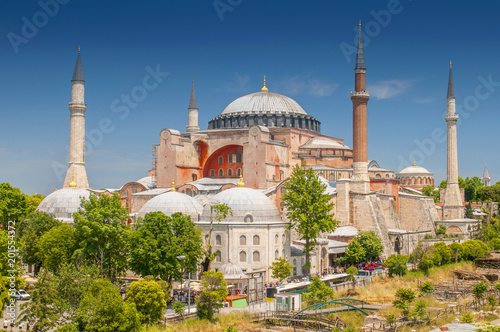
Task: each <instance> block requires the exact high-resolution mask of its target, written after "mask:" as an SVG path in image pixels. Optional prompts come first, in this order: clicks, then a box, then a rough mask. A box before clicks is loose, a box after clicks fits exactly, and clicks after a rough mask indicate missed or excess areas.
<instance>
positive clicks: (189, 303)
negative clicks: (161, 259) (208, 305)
mask: <svg viewBox="0 0 500 332" xmlns="http://www.w3.org/2000/svg"><path fill="white" fill-rule="evenodd" d="M177 259H178V260H179V261H180V263H181V294H182V282H183V277H184V270H183V268H182V262H183V261H184V260H185V259H186V256H184V255H180V256H177ZM189 277H190V278H189V279H190V280H189V282H188V313H190V306H191V288H190V287H189V286H190V281H191V273H189ZM181 300H182V296H181Z"/></svg>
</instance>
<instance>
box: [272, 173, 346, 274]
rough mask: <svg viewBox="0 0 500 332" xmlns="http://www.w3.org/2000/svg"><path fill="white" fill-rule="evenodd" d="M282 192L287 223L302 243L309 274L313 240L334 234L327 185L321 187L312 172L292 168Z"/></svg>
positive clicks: (314, 242) (335, 223)
mask: <svg viewBox="0 0 500 332" xmlns="http://www.w3.org/2000/svg"><path fill="white" fill-rule="evenodd" d="M284 189H285V190H284V192H283V194H282V196H281V198H282V200H283V205H284V206H285V208H286V215H287V217H288V219H289V220H290V227H289V228H290V229H294V230H296V231H297V233H298V234H299V236H300V237H301V239H302V240H305V246H304V252H305V254H306V264H305V266H304V267H305V268H306V271H307V273H309V268H310V265H311V263H310V253H311V252H312V251H314V247H315V246H316V239H317V238H318V236H319V235H320V233H322V232H331V231H333V230H335V227H336V226H337V224H338V221H336V220H335V219H334V218H333V214H332V213H331V211H332V208H333V203H331V202H330V200H331V197H330V196H329V195H327V194H325V193H324V191H325V189H326V185H325V184H323V183H321V181H320V180H319V178H318V176H317V175H315V174H314V172H313V170H312V169H311V168H308V169H306V170H303V169H302V168H300V167H299V166H295V167H294V168H293V171H292V174H291V176H290V179H289V181H288V182H286V183H285V185H284Z"/></svg>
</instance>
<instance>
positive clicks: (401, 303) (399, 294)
mask: <svg viewBox="0 0 500 332" xmlns="http://www.w3.org/2000/svg"><path fill="white" fill-rule="evenodd" d="M394 297H395V300H394V301H393V302H392V305H393V306H394V307H395V308H398V309H400V310H401V311H402V312H403V316H405V317H408V316H409V314H410V305H411V303H412V302H413V300H415V297H416V294H415V292H414V291H413V290H411V289H409V288H399V289H398V290H397V291H396V295H395V296H394Z"/></svg>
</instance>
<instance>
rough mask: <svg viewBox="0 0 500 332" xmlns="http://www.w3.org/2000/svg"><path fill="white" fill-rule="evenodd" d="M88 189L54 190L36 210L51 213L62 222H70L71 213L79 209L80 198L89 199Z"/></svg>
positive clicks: (71, 219)
mask: <svg viewBox="0 0 500 332" xmlns="http://www.w3.org/2000/svg"><path fill="white" fill-rule="evenodd" d="M89 197H90V191H88V190H87V189H82V188H63V189H59V190H56V191H54V192H53V193H51V194H49V195H48V196H47V197H45V198H44V199H43V201H41V202H40V205H38V207H37V211H42V212H45V213H48V214H53V215H54V217H55V218H56V219H58V220H61V221H62V222H67V223H72V222H73V213H75V212H77V211H79V210H80V203H81V200H82V198H84V199H89Z"/></svg>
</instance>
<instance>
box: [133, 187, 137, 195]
mask: <svg viewBox="0 0 500 332" xmlns="http://www.w3.org/2000/svg"><path fill="white" fill-rule="evenodd" d="M136 192H137V186H133V187H132V194H135V193H136Z"/></svg>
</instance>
